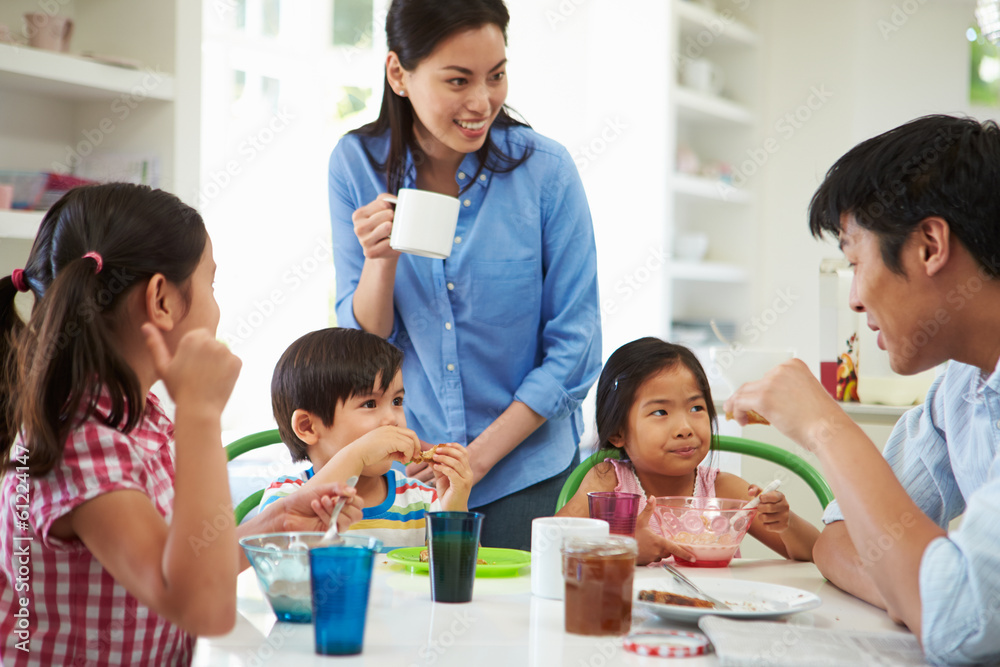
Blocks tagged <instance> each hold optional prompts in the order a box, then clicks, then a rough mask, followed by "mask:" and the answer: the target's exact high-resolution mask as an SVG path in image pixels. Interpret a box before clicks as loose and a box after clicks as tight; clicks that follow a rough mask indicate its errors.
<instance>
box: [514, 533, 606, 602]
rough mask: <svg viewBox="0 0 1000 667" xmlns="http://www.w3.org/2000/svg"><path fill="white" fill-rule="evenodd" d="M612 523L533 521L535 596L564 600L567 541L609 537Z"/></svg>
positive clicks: (532, 581) (532, 583) (532, 555)
mask: <svg viewBox="0 0 1000 667" xmlns="http://www.w3.org/2000/svg"><path fill="white" fill-rule="evenodd" d="M607 536H608V522H607V521H603V520H601V519H585V518H582V517H575V516H546V517H540V518H538V519H533V520H532V521H531V593H532V595H537V596H538V597H542V598H549V599H552V600H562V599H563V597H564V596H565V593H566V581H565V579H564V577H563V571H562V552H561V550H562V545H563V540H565V539H566V538H567V537H607Z"/></svg>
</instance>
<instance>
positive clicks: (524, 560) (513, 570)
mask: <svg viewBox="0 0 1000 667" xmlns="http://www.w3.org/2000/svg"><path fill="white" fill-rule="evenodd" d="M425 548H426V547H403V548H402V549H393V550H392V551H390V552H388V553H387V554H386V558H388V559H389V562H390V563H396V564H398V565H402V566H403V567H405V568H406V569H407V570H409V571H410V572H414V573H416V572H420V573H424V572H429V571H430V567H431V566H430V563H421V562H420V552H421V551H423V550H424V549H425ZM479 558H481V559H483V560H484V561H486V565H483V564H481V563H480V564H479V565H477V566H476V576H477V577H515V576H517V574H518V572H520V570H521V568H522V567H527V566H529V565H531V554H530V553H529V552H527V551H521V550H520V549H495V548H493V547H479Z"/></svg>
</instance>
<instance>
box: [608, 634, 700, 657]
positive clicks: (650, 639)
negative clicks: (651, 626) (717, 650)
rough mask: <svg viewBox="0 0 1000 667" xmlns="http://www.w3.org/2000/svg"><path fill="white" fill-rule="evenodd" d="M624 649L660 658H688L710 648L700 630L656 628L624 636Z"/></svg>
mask: <svg viewBox="0 0 1000 667" xmlns="http://www.w3.org/2000/svg"><path fill="white" fill-rule="evenodd" d="M625 650H626V651H631V652H632V653H637V654H638V655H655V656H659V657H661V658H690V657H692V656H696V655H705V654H706V653H708V652H709V650H710V644H709V641H708V637H706V636H705V635H703V634H701V633H700V632H685V631H683V630H657V631H651V632H635V633H632V634H630V635H629V636H627V637H625Z"/></svg>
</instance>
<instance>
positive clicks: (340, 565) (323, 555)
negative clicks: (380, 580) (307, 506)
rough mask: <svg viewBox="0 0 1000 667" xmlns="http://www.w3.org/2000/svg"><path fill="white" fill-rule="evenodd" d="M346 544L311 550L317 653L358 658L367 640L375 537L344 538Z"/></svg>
mask: <svg viewBox="0 0 1000 667" xmlns="http://www.w3.org/2000/svg"><path fill="white" fill-rule="evenodd" d="M344 539H345V543H344V544H341V545H337V546H329V547H317V548H315V549H310V550H309V567H310V573H311V575H310V580H311V586H312V616H313V627H314V628H315V632H316V653H319V654H320V655H356V654H358V653H361V647H362V646H363V645H364V639H365V617H366V616H367V613H368V594H369V592H370V591H371V583H372V570H373V569H374V566H375V554H377V553H378V551H379V549H381V548H382V542H381V541H379V540H377V539H375V538H374V537H360V536H359V537H354V536H350V537H347V536H345V538H344Z"/></svg>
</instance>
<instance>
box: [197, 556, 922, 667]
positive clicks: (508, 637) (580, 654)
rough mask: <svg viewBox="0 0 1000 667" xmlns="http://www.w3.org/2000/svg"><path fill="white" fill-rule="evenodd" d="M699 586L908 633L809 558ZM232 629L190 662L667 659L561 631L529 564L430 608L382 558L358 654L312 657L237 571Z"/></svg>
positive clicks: (599, 663)
mask: <svg viewBox="0 0 1000 667" xmlns="http://www.w3.org/2000/svg"><path fill="white" fill-rule="evenodd" d="M684 572H685V573H686V574H688V576H689V577H690V578H692V579H693V580H694V581H695V582H697V581H698V580H699V579H702V578H705V577H717V578H731V579H744V580H750V581H760V582H765V583H776V584H782V585H785V586H793V587H795V588H801V589H803V590H805V591H809V592H811V593H815V594H816V595H818V596H819V597H820V598H821V599H822V600H823V604H822V605H821V606H820V607H818V608H816V609H813V610H812V611H808V612H802V613H800V614H797V615H796V617H795V621H796V622H798V623H802V624H804V625H810V626H815V627H820V628H840V629H849V630H867V631H879V630H882V631H885V630H891V631H898V632H906V630H905V629H904V628H901V627H900V626H897V625H896V624H895V623H893V622H892V621H890V620H889V617H888V616H887V615H886V613H885V612H884V611H882V610H880V609H877V608H876V607H873V606H871V605H869V604H867V603H865V602H862V601H860V600H858V599H857V598H854V597H852V596H850V595H848V594H846V593H844V592H843V591H841V590H840V589H838V588H836V587H835V586H833V585H832V584H830V583H828V582H826V580H824V579H823V577H822V576H821V575H820V574H819V571H818V570H817V569H816V566H815V565H813V564H812V563H797V562H794V561H784V560H750V559H737V560H734V561H733V563H732V565H731V566H730V567H728V568H720V569H700V570H699V569H692V568H685V569H684ZM662 576H663V571H662V570H661V569H659V568H648V567H639V568H637V569H636V583H635V585H636V586H639V585H641V582H642V580H643V579H648V578H653V577H657V578H658V577H662ZM237 596H238V610H239V613H238V615H237V621H236V628H235V629H234V630H233V631H232V632H231V633H229V634H228V635H225V636H223V637H215V638H201V639H199V640H198V643H197V647H196V649H195V658H194V664H195V665H199V666H204V665H244V666H246V667H257V666H258V665H294V666H295V667H306V666H308V665H314V664H315V665H320V664H324V665H325V664H330V663H331V661H334V660H335V661H337V663H338V664H343V665H387V666H389V665H391V666H392V667H407V666H409V665H419V666H424V665H428V666H429V665H435V666H441V665H445V666H447V665H460V666H462V667H473V666H476V667H478V666H480V665H517V666H528V667H557V666H559V665H571V666H573V667H603V666H604V665H611V664H614V665H637V666H642V665H660V666H661V667H662V666H663V665H666V664H669V662H668V661H669V660H670V659H667V658H653V657H640V656H638V655H635V654H633V653H630V652H628V651H625V650H624V649H623V648H622V640H621V638H619V637H583V636H578V635H572V634H567V633H566V632H565V631H564V629H563V602H562V601H561V600H545V599H542V598H537V597H533V596H532V595H531V577H530V576H529V572H528V569H527V568H525V569H524V570H522V572H521V574H520V576H517V577H508V578H478V579H476V584H475V589H474V591H473V600H472V602H470V603H468V604H444V603H438V604H435V603H433V602H431V598H430V582H429V580H428V577H427V574H410V573H409V572H407V571H406V570H404V569H403V568H402V567H401V566H399V565H390V564H389V563H388V562H387V561H386V559H385V556H384V555H382V556H379V560H378V562H377V564H376V566H375V576H374V579H373V580H372V591H371V597H370V600H369V607H368V620H367V625H366V628H365V644H364V651H363V652H362V653H361V655H358V656H349V657H341V658H331V657H326V656H319V655H316V653H315V651H314V646H313V626H312V625H311V624H296V623H278V622H277V620H276V618H275V616H274V614H273V613H272V612H271V608H270V607H269V606H268V604H267V601H266V600H265V599H264V598H263V596H262V595H261V593H260V590H259V589H258V587H257V581H256V578H255V575H254V573H253V570H252V569H248V570H246V571H245V572H243V573H242V574H241V575H240V577H239V585H238V590H237ZM633 611H634V613H633V625H632V630H633V631H636V630H639V629H656V628H660V629H662V628H670V627H673V628H676V629H683V630H693V631H698V629H697V627H694V626H689V625H683V624H675V625H671V624H668V623H667V622H665V621H663V620H661V619H659V618H656V617H651V616H647V615H646V614H645V612H640V611H639V610H638V608H634V610H633ZM683 664H684V665H685V666H689V667H700V666H702V665H717V664H718V661H717V660H716V658H715V656H714V655H708V656H704V657H698V658H688V659H684V662H683Z"/></svg>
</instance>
